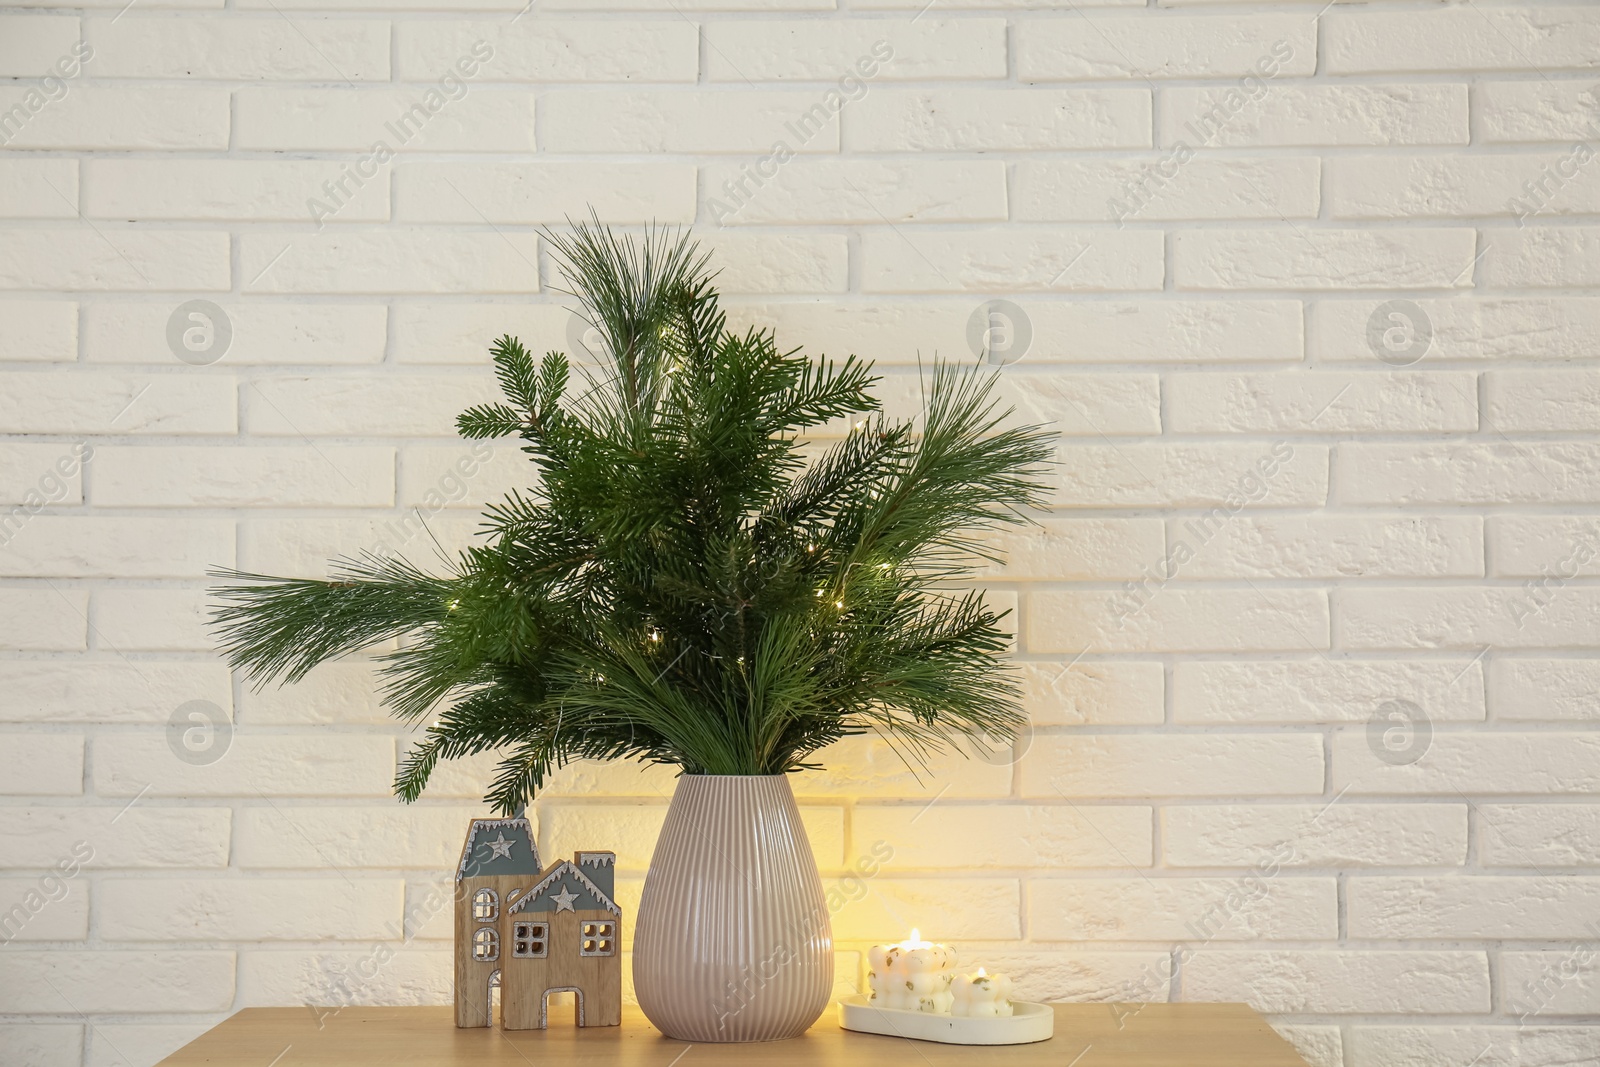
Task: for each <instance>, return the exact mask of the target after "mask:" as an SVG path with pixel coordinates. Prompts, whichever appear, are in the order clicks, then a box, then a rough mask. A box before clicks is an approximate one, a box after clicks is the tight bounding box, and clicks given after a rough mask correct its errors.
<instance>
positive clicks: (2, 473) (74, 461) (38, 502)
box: [0, 442, 94, 543]
mask: <svg viewBox="0 0 1600 1067" xmlns="http://www.w3.org/2000/svg"><path fill="white" fill-rule="evenodd" d="M93 454H94V452H93V449H92V448H89V447H88V446H87V445H85V444H77V445H71V444H67V443H66V442H60V443H57V444H48V445H30V444H12V443H9V442H5V443H0V504H22V505H25V507H24V509H22V510H21V511H19V510H17V509H9V510H8V512H7V514H6V515H5V517H4V520H3V521H4V524H5V525H4V526H3V527H0V531H3V532H4V534H5V535H6V538H7V543H9V539H10V538H11V537H14V536H16V531H17V530H18V529H19V528H21V527H22V525H23V514H24V513H26V514H27V515H30V516H31V515H33V514H36V513H37V512H38V511H39V510H40V509H42V508H44V507H46V506H49V505H53V504H60V505H62V506H70V505H73V504H79V503H82V502H83V462H82V461H83V460H84V459H87V458H89V457H92V456H93Z"/></svg>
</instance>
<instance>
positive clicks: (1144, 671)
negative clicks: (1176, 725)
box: [1017, 659, 1165, 726]
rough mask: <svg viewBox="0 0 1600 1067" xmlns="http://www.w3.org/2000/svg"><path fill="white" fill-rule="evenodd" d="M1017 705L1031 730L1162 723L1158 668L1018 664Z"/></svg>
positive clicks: (1085, 663)
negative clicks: (1019, 686)
mask: <svg viewBox="0 0 1600 1067" xmlns="http://www.w3.org/2000/svg"><path fill="white" fill-rule="evenodd" d="M1017 669H1018V671H1019V672H1020V674H1021V682H1022V705H1023V710H1025V711H1026V712H1027V714H1028V721H1029V722H1031V723H1033V724H1034V725H1035V726H1084V725H1091V724H1100V723H1105V724H1115V725H1133V724H1141V723H1142V724H1151V723H1159V722H1160V721H1161V719H1162V714H1163V712H1162V692H1163V689H1164V687H1165V680H1164V678H1163V672H1162V669H1161V664H1159V663H1139V662H1135V663H1116V662H1096V661H1094V660H1089V659H1078V660H1073V661H1070V662H1054V663H1049V662H1034V661H1029V662H1024V663H1019V664H1017Z"/></svg>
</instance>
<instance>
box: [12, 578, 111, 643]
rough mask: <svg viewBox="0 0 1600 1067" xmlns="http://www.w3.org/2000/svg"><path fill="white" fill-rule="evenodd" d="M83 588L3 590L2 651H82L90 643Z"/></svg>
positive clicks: (86, 600) (86, 596)
mask: <svg viewBox="0 0 1600 1067" xmlns="http://www.w3.org/2000/svg"><path fill="white" fill-rule="evenodd" d="M88 606H89V605H88V593H87V591H86V590H82V589H50V588H46V589H0V649H4V650H6V651H8V652H12V651H21V652H79V651H82V650H83V649H84V648H86V647H87V641H88V623H89V616H88Z"/></svg>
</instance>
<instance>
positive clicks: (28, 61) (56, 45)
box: [0, 14, 79, 78]
mask: <svg viewBox="0 0 1600 1067" xmlns="http://www.w3.org/2000/svg"><path fill="white" fill-rule="evenodd" d="M78 25H79V23H78V19H76V18H71V17H69V16H66V15H16V14H9V15H5V16H0V77H3V78H28V77H34V76H38V75H42V74H48V73H51V68H52V67H54V65H55V62H56V60H57V59H58V58H60V57H62V56H67V57H70V56H72V55H75V54H76V53H74V52H73V46H75V45H77V44H78V43H79V37H78V33H79V30H78Z"/></svg>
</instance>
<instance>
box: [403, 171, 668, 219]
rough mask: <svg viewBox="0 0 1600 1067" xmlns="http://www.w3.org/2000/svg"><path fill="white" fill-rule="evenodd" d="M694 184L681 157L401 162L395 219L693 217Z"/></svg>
mask: <svg viewBox="0 0 1600 1067" xmlns="http://www.w3.org/2000/svg"><path fill="white" fill-rule="evenodd" d="M694 189H695V173H694V168H693V167H691V166H689V165H687V164H680V163H402V164H400V166H399V167H397V168H396V171H395V218H397V219H401V220H404V221H407V222H455V223H466V224H471V225H474V226H477V225H481V224H483V223H485V222H490V223H494V222H514V223H533V222H542V223H546V224H552V225H553V224H558V223H561V222H564V221H565V220H567V219H569V218H579V217H582V216H583V215H585V214H587V212H588V211H589V210H591V209H593V210H594V211H596V212H598V213H599V214H600V216H601V217H602V218H604V219H606V220H607V221H608V222H610V223H612V224H617V223H624V222H652V221H654V222H693V221H694Z"/></svg>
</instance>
